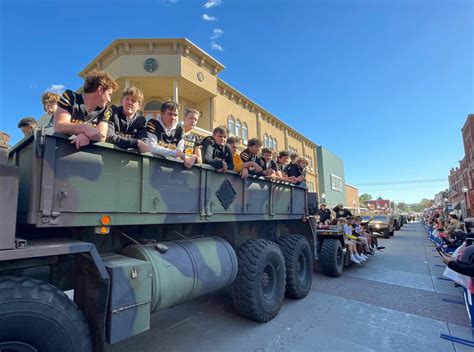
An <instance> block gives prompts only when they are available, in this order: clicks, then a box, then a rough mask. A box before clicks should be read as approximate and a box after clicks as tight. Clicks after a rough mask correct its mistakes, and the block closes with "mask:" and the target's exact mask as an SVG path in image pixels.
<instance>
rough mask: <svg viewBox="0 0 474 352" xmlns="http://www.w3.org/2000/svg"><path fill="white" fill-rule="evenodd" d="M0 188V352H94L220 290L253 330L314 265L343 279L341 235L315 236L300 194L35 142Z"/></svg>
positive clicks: (43, 136) (112, 152) (306, 279)
mask: <svg viewBox="0 0 474 352" xmlns="http://www.w3.org/2000/svg"><path fill="white" fill-rule="evenodd" d="M4 144H5V143H4ZM1 146H2V143H0V147H1ZM3 146H5V145H3ZM0 151H2V154H1V155H0V156H3V157H2V160H3V159H6V158H5V155H6V154H5V152H4V151H5V149H1V150H0ZM0 180H1V188H0V196H1V198H0V207H1V211H2V215H3V216H2V217H1V218H0V219H1V220H0V224H1V233H0V350H1V351H4V350H8V351H81V352H82V351H91V350H94V351H102V350H104V349H105V348H106V345H107V344H113V343H115V342H118V341H121V340H124V339H126V338H128V337H130V336H133V335H136V334H139V333H141V332H144V331H146V330H148V329H149V328H150V315H151V314H152V313H155V312H158V311H160V310H162V309H165V308H167V307H172V306H175V305H178V304H180V303H183V302H185V301H188V300H191V299H193V298H195V297H198V296H201V295H204V294H206V293H209V292H212V291H216V290H219V289H222V288H225V287H227V286H231V295H232V301H233V305H234V306H235V309H236V311H237V312H238V313H240V314H241V315H243V316H245V317H247V318H249V319H253V320H256V321H260V322H266V321H268V320H270V319H272V318H273V317H275V316H276V315H277V314H278V312H279V310H280V307H281V305H282V302H283V298H284V296H285V295H286V296H287V297H291V298H296V299H301V298H304V297H305V296H306V295H307V294H308V292H309V290H310V288H311V283H312V271H313V262H314V260H319V261H320V262H321V265H322V267H323V271H325V272H326V273H333V274H334V275H333V276H337V275H340V272H342V267H341V266H340V263H341V257H340V256H341V255H342V253H343V251H342V248H344V239H343V236H342V234H341V233H337V231H336V230H331V231H328V233H319V234H318V232H317V230H316V224H315V220H314V217H312V216H308V215H309V214H308V213H307V191H306V189H305V188H302V187H299V186H294V185H288V184H280V183H274V182H270V181H267V180H263V179H259V178H248V179H246V180H242V179H241V178H240V177H239V176H238V175H237V174H235V173H232V172H229V173H225V174H222V173H217V172H215V171H214V170H213V169H212V168H211V167H208V166H206V165H198V166H194V167H192V168H191V169H186V168H184V167H183V165H182V164H181V163H179V162H176V161H172V160H168V159H163V158H159V157H155V156H152V155H151V154H145V155H143V154H138V153H136V152H134V151H126V150H121V149H118V148H116V147H114V146H112V145H111V144H107V143H96V144H92V145H90V146H87V147H85V148H82V149H81V150H79V151H78V150H76V149H75V148H74V146H73V145H71V144H70V140H69V139H68V138H67V136H63V135H57V134H51V133H46V132H44V131H41V130H40V131H36V132H35V134H34V136H30V137H27V138H25V139H23V140H22V141H20V142H19V143H18V144H17V145H16V146H15V147H14V148H13V149H11V150H10V153H9V160H8V164H0ZM331 265H336V268H335V269H334V268H332V269H334V270H332V271H331ZM67 290H73V300H71V299H69V298H68V297H67V296H66V295H65V294H64V291H67Z"/></svg>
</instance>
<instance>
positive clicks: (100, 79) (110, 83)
mask: <svg viewBox="0 0 474 352" xmlns="http://www.w3.org/2000/svg"><path fill="white" fill-rule="evenodd" d="M100 86H102V87H104V89H105V90H107V89H110V88H111V89H112V90H117V89H119V85H118V84H117V82H115V81H114V79H113V78H112V76H111V75H110V74H109V73H108V72H105V71H96V70H93V71H91V72H89V73H88V74H87V76H86V78H85V79H84V93H94V92H95V91H96V90H97V89H98V88H99V87H100Z"/></svg>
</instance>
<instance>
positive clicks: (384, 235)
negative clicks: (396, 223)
mask: <svg viewBox="0 0 474 352" xmlns="http://www.w3.org/2000/svg"><path fill="white" fill-rule="evenodd" d="M383 238H390V231H388V229H384V230H383Z"/></svg>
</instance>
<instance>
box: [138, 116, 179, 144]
mask: <svg viewBox="0 0 474 352" xmlns="http://www.w3.org/2000/svg"><path fill="white" fill-rule="evenodd" d="M146 130H147V131H148V132H150V133H152V134H154V135H155V136H156V139H157V142H158V144H159V145H160V146H162V147H166V148H169V149H176V147H177V146H178V143H179V141H180V140H181V138H182V137H183V128H182V127H181V125H178V126H176V129H175V131H174V133H172V134H171V135H169V136H168V135H167V134H166V132H165V130H164V128H163V126H162V125H161V123H160V122H159V121H158V120H148V122H147V124H146Z"/></svg>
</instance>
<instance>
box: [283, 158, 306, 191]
mask: <svg viewBox="0 0 474 352" xmlns="http://www.w3.org/2000/svg"><path fill="white" fill-rule="evenodd" d="M306 166H308V160H307V159H306V158H305V157H303V156H299V157H297V158H296V159H295V160H294V161H293V164H290V166H289V167H288V177H292V178H294V181H293V182H294V183H296V184H297V185H300V186H302V187H306Z"/></svg>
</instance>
